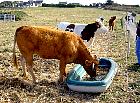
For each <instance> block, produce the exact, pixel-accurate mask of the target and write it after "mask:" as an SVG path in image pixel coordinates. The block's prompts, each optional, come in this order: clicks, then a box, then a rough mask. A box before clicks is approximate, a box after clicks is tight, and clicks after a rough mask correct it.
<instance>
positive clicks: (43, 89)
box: [0, 7, 140, 103]
mask: <svg viewBox="0 0 140 103" xmlns="http://www.w3.org/2000/svg"><path fill="white" fill-rule="evenodd" d="M21 10H22V11H24V12H25V13H27V14H28V16H26V17H24V18H23V19H22V20H21V21H15V22H10V21H7V22H4V21H0V103H140V68H138V67H136V66H134V65H133V64H134V63H135V62H136V56H135V51H134V50H135V42H134V40H133V38H131V40H130V41H131V49H130V51H131V52H130V55H129V57H128V58H127V59H126V53H127V37H126V35H125V32H124V31H123V29H122V27H121V21H120V19H121V18H122V17H123V16H124V15H125V12H121V11H109V10H102V9H95V8H49V7H48V8H41V7H40V8H26V9H21ZM114 15H116V16H117V20H116V26H115V31H113V32H109V33H107V34H105V35H96V36H95V37H96V39H95V42H94V44H93V48H91V49H90V51H91V53H92V54H94V53H95V54H97V56H98V57H110V58H112V59H113V60H115V61H116V62H117V63H118V71H117V74H116V76H115V78H114V80H113V83H112V84H111V85H110V87H109V88H108V90H107V91H106V92H104V93H98V94H93V93H80V92H75V91H72V90H70V89H69V88H68V87H67V85H66V84H65V83H64V84H62V85H58V84H56V82H57V79H58V75H59V70H58V68H59V65H58V63H59V61H58V60H45V59H41V58H39V57H38V56H36V55H35V56H34V67H33V68H34V73H35V76H36V77H37V80H38V83H37V84H36V85H35V86H32V85H30V84H29V83H24V82H22V69H21V66H20V63H19V70H16V69H15V68H14V67H13V62H12V48H13V40H14V33H15V30H16V28H18V27H20V26H22V25H36V26H37V25H38V26H45V25H48V26H52V27H56V24H57V23H59V22H61V21H69V22H74V23H92V22H94V21H95V20H96V18H98V17H99V16H103V17H104V18H105V25H107V26H108V20H109V18H110V17H111V16H114ZM16 51H17V53H16V54H17V57H18V59H19V55H20V53H19V51H18V49H16ZM68 67H69V68H72V67H73V64H71V65H68ZM28 78H29V80H30V79H31V77H30V76H29V75H28Z"/></svg>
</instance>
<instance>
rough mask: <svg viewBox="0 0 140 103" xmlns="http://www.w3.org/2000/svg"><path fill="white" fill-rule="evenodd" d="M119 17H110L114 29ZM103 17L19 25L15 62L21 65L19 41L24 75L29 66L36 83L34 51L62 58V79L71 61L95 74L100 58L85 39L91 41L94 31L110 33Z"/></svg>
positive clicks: (16, 34)
mask: <svg viewBox="0 0 140 103" xmlns="http://www.w3.org/2000/svg"><path fill="white" fill-rule="evenodd" d="M115 19H116V16H113V17H111V19H110V20H109V29H110V30H113V27H114V21H115ZM103 21H104V19H103V18H99V19H97V20H96V21H95V22H94V23H90V24H80V23H69V22H60V23H59V24H58V25H57V28H56V29H55V28H50V27H44V26H21V27H19V28H17V30H16V33H15V38H14V47H13V59H14V65H15V66H16V67H17V66H18V64H17V59H16V54H15V46H16V43H17V46H18V48H19V51H20V53H21V64H22V67H23V74H24V77H26V70H27V72H28V73H29V74H30V75H31V77H32V80H33V83H36V78H35V75H34V73H33V69H32V66H33V54H37V55H39V56H40V57H41V58H45V59H58V60H60V66H59V70H60V76H59V82H60V83H61V82H63V81H64V79H65V77H66V75H67V73H66V70H65V68H66V65H67V64H69V63H75V64H81V65H82V66H83V67H84V69H85V71H86V72H87V74H89V75H90V76H91V77H95V76H96V71H97V70H98V64H99V61H98V59H97V57H96V55H94V56H92V55H91V54H90V52H89V50H88V47H87V45H86V44H85V42H84V40H86V41H87V42H88V41H89V40H90V39H91V38H93V37H94V35H98V34H102V33H107V32H108V31H109V30H108V28H107V27H106V26H105V25H104V23H103ZM111 28H112V29H111ZM25 63H26V68H25ZM17 68H18V67H17Z"/></svg>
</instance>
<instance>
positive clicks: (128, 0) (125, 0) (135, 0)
mask: <svg viewBox="0 0 140 103" xmlns="http://www.w3.org/2000/svg"><path fill="white" fill-rule="evenodd" d="M2 1H28V0H0V2H2ZM65 1H67V3H80V4H84V5H89V4H92V3H99V2H100V3H105V2H106V1H107V0H43V2H44V3H49V4H51V3H54V4H57V3H59V2H65ZM112 1H114V2H115V3H119V4H127V5H140V0H112Z"/></svg>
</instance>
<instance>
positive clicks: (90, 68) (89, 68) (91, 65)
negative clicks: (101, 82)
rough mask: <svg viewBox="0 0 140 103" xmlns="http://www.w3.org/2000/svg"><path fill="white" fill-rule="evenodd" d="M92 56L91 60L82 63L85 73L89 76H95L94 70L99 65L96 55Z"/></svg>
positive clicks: (95, 70)
mask: <svg viewBox="0 0 140 103" xmlns="http://www.w3.org/2000/svg"><path fill="white" fill-rule="evenodd" d="M93 58H94V60H93V61H88V60H86V61H85V65H84V69H85V71H86V72H87V74H88V75H90V77H96V72H97V69H98V65H99V60H98V59H97V56H96V55H94V57H93Z"/></svg>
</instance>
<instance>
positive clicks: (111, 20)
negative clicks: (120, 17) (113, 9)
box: [109, 16, 116, 31]
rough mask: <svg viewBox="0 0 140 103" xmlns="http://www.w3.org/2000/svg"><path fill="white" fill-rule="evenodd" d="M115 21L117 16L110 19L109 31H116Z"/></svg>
mask: <svg viewBox="0 0 140 103" xmlns="http://www.w3.org/2000/svg"><path fill="white" fill-rule="evenodd" d="M115 19H116V16H113V17H111V18H110V19H109V30H112V31H113V30H114V26H115Z"/></svg>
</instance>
